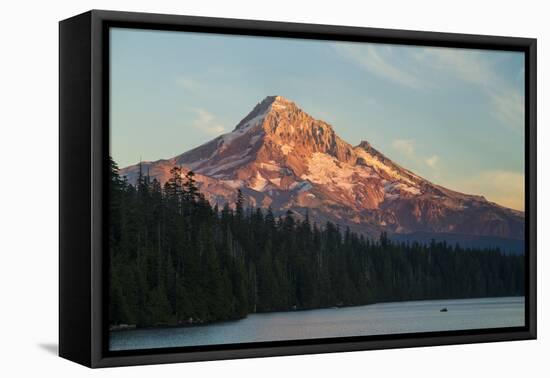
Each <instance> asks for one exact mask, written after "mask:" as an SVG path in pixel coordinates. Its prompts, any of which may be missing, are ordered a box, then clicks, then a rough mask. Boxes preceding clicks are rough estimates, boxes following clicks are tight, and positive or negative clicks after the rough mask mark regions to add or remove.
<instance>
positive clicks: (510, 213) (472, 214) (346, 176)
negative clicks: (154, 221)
mask: <svg viewBox="0 0 550 378" xmlns="http://www.w3.org/2000/svg"><path fill="white" fill-rule="evenodd" d="M174 165H180V166H182V168H183V169H184V171H187V170H193V171H194V172H195V173H196V179H197V182H198V185H199V187H200V190H201V192H203V193H204V194H205V195H206V197H207V198H208V200H209V201H210V202H211V203H219V204H220V205H222V204H224V203H225V202H230V203H234V201H235V200H236V193H237V189H241V191H242V193H243V195H244V197H245V200H246V202H247V203H248V205H249V206H254V207H263V208H267V207H268V206H271V207H272V209H273V210H274V212H275V213H276V214H283V213H285V212H286V211H288V210H291V211H292V212H293V213H294V214H295V215H296V216H297V217H303V216H304V215H305V214H306V212H307V213H308V214H309V217H310V219H311V220H312V221H315V222H317V223H318V224H324V223H325V222H326V221H332V222H333V223H337V224H339V225H340V226H342V227H345V226H349V227H350V228H351V229H352V230H354V231H357V232H360V233H363V234H365V235H369V236H378V235H379V233H380V232H381V231H387V232H388V233H390V234H408V235H414V234H418V233H420V234H424V235H425V234H434V233H436V234H453V235H455V236H456V238H458V239H460V238H461V235H462V236H464V238H465V239H468V240H472V236H484V237H491V238H496V239H499V238H502V239H516V240H517V239H519V240H522V239H523V238H524V222H525V217H524V213H523V212H520V211H516V210H512V209H508V208H505V207H503V206H500V205H497V204H495V203H492V202H489V201H487V200H486V199H485V198H484V197H482V196H477V195H469V194H464V193H459V192H456V191H453V190H450V189H447V188H444V187H442V186H439V185H437V184H434V183H432V182H430V181H428V180H426V179H424V178H422V177H420V176H418V175H416V174H415V173H413V172H411V171H409V170H407V169H405V168H403V167H401V166H399V165H398V164H396V163H394V162H393V161H391V160H390V159H389V158H387V157H386V156H384V155H383V154H382V153H381V152H379V151H378V150H376V149H375V148H374V147H372V146H371V145H370V144H369V143H368V142H366V141H363V142H361V143H360V144H359V145H357V146H352V145H351V144H349V143H347V142H346V141H344V140H342V139H341V138H340V137H339V136H338V135H336V133H335V132H334V130H333V128H332V127H331V126H330V125H329V124H328V123H326V122H324V121H322V120H318V119H315V118H313V117H312V116H310V115H309V114H307V113H306V112H304V111H303V110H302V109H300V108H299V107H298V106H297V105H296V104H295V103H294V102H292V101H290V100H288V99H286V98H284V97H281V96H269V97H266V98H265V99H264V100H263V101H262V102H260V103H259V104H257V105H256V106H255V107H254V109H252V111H251V112H250V113H249V114H248V115H247V116H246V117H244V118H243V119H242V121H240V122H239V123H238V124H237V126H236V127H235V129H234V130H233V131H232V132H230V133H227V134H224V135H220V136H219V137H217V138H215V139H213V140H211V141H209V142H207V143H205V144H203V145H201V146H198V147H196V148H194V149H192V150H190V151H187V152H185V153H183V154H181V155H178V156H175V157H173V158H171V159H167V160H158V161H154V162H142V163H141V164H136V165H133V166H129V167H126V168H123V169H121V171H120V174H121V175H123V176H127V178H128V180H129V181H130V182H135V181H136V180H137V177H138V174H139V169H140V167H141V169H142V170H143V172H144V173H146V172H149V175H150V176H151V177H155V178H157V179H158V180H160V181H161V182H162V183H164V182H165V181H166V180H167V179H168V177H169V175H170V168H172V167H173V166H174Z"/></svg>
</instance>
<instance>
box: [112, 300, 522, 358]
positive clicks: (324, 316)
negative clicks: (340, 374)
mask: <svg viewBox="0 0 550 378" xmlns="http://www.w3.org/2000/svg"><path fill="white" fill-rule="evenodd" d="M444 307H445V308H447V309H448V311H447V312H440V310H441V309H442V308H444ZM524 322H525V299H524V297H503V298H477V299H458V300H457V299H453V300H437V301H411V302H394V303H379V304H373V305H367V306H357V307H345V308H328V309H320V310H309V311H293V312H272V313H266V314H251V315H248V317H246V318H245V319H241V320H237V321H231V322H224V323H216V324H211V325H205V326H195V327H180V328H161V329H138V330H128V331H116V332H111V334H110V349H111V350H129V349H148V348H165V347H181V346H194V345H212V344H229V343H245V342H259V341H278V340H299V339H314V338H326V337H344V336H358V335H361V336H367V335H380V334H392V333H410V332H425V331H450V330H461V329H479V328H500V327H521V326H523V325H524Z"/></svg>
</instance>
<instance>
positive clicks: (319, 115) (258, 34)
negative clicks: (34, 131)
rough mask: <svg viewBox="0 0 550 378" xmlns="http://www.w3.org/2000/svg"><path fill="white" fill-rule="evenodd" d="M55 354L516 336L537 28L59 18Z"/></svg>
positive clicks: (529, 306) (527, 217)
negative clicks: (489, 31) (494, 32)
mask: <svg viewBox="0 0 550 378" xmlns="http://www.w3.org/2000/svg"><path fill="white" fill-rule="evenodd" d="M59 61H60V63H59V70H60V75H59V77H60V84H59V85H60V108H59V114H60V122H59V123H60V270H59V272H60V273H59V274H60V276H59V291H60V293H59V299H60V307H59V321H60V326H59V330H60V332H59V353H60V355H61V356H62V357H65V358H67V359H70V360H73V361H75V362H78V363H81V364H84V365H86V366H90V367H107V366H117V365H136V364H154V363H166V362H183V361H199V360H214V359H229V358H243V357H263V356H276V355H291V354H305V353H325V352H343V351H352V350H367V349H381V348H403V347H414V346H429V345H445V344H456V343H476V342H490V341H505V340H524V339H533V338H536V161H535V158H536V151H535V148H536V143H535V142H536V40H535V39H527V38H515V37H496V36H482V35H465V34H447V33H433V32H416V31H402V30H384V29H371V28H356V27H342V26H327V25H311V24H295V23H280V22H266V21H249V20H234V19H218V18H203V17H188V16H174V15H158V14H143V13H126V12H111V11H96V10H94V11H90V12H87V13H84V14H82V15H79V16H75V17H73V18H70V19H67V20H64V21H61V22H60V60H59Z"/></svg>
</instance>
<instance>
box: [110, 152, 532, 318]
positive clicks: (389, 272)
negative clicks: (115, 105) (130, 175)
mask: <svg viewBox="0 0 550 378" xmlns="http://www.w3.org/2000/svg"><path fill="white" fill-rule="evenodd" d="M170 173H171V178H170V179H169V180H168V181H167V182H166V183H164V185H161V183H160V182H159V181H157V180H156V179H151V178H150V177H149V176H148V175H142V174H140V175H139V179H138V180H137V183H136V184H135V185H133V184H130V183H128V182H127V180H126V179H125V178H123V177H120V175H119V173H118V167H117V165H116V163H115V162H114V161H113V160H112V159H111V160H110V193H109V197H110V198H109V212H110V214H109V222H108V223H109V252H110V253H109V258H108V261H109V297H110V298H109V317H110V319H109V320H110V324H111V326H116V325H120V324H130V325H136V326H137V327H150V326H163V325H191V324H203V323H210V322H216V321H224V320H229V319H240V318H243V317H246V316H247V314H250V313H254V312H269V311H292V310H306V309H314V308H323V307H340V306H356V305H365V304H370V303H376V302H388V301H407V300H427V299H454V298H474V297H496V296H513V295H523V293H524V258H523V256H521V255H519V256H517V255H507V254H504V253H501V252H500V251H499V250H498V249H471V248H470V249H464V248H461V247H460V246H459V245H448V244H446V243H445V242H437V243H436V242H435V241H432V242H431V243H428V244H419V243H397V242H393V241H392V240H390V239H389V238H388V236H387V235H386V234H385V233H382V234H381V235H380V237H379V238H376V240H372V239H369V238H366V237H364V236H363V235H359V234H357V233H354V232H351V231H350V230H349V229H340V227H339V226H338V225H337V224H333V223H330V222H329V223H326V224H322V225H320V224H315V223H313V222H311V221H310V219H309V217H308V216H307V215H306V216H305V217H303V216H300V217H298V216H296V214H295V213H293V212H292V211H288V212H287V213H286V214H283V215H281V216H275V215H274V213H273V211H272V210H271V209H270V208H268V209H260V208H252V207H249V206H247V204H246V203H245V201H244V200H243V196H242V194H241V193H240V192H239V193H238V199H237V201H236V203H234V204H225V205H224V206H223V207H222V208H219V207H218V205H213V204H211V203H209V202H208V201H207V200H206V199H205V197H204V195H203V194H201V192H200V190H199V189H198V186H197V183H196V181H195V178H194V174H193V172H187V173H184V171H183V170H182V169H181V168H180V167H177V166H175V167H173V168H172V170H171V172H170Z"/></svg>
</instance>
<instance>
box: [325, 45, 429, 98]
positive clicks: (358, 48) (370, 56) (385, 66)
mask: <svg viewBox="0 0 550 378" xmlns="http://www.w3.org/2000/svg"><path fill="white" fill-rule="evenodd" d="M333 48H334V49H335V50H336V51H337V52H338V53H339V54H341V55H342V56H343V57H344V58H346V59H348V60H349V61H350V62H352V63H354V64H356V65H357V66H359V67H360V68H362V69H364V70H365V71H367V72H369V73H371V74H373V75H376V76H379V77H381V78H383V79H386V80H389V81H391V82H394V83H396V84H400V85H404V86H406V87H409V88H414V89H419V88H420V87H421V82H420V81H419V79H418V77H417V76H415V75H414V74H413V73H412V72H409V71H407V70H406V69H404V68H403V67H400V66H399V65H398V64H397V62H399V59H395V57H394V53H393V48H392V47H391V46H384V48H377V47H374V46H371V45H351V44H346V45H344V44H334V45H333Z"/></svg>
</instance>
